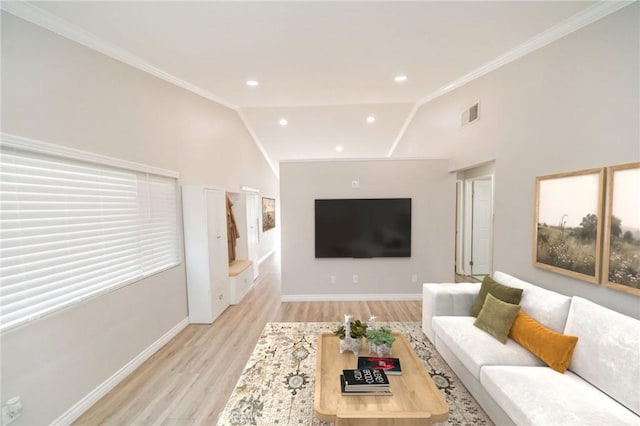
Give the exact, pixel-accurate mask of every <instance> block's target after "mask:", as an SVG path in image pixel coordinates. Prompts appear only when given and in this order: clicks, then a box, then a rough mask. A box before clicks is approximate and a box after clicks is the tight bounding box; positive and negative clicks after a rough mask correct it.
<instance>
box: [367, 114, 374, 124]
mask: <svg viewBox="0 0 640 426" xmlns="http://www.w3.org/2000/svg"><path fill="white" fill-rule="evenodd" d="M375 121H376V118H375V117H374V116H373V115H370V116H368V117H367V123H369V124H371V123H373V122H375Z"/></svg>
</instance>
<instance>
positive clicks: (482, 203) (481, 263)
mask: <svg viewBox="0 0 640 426" xmlns="http://www.w3.org/2000/svg"><path fill="white" fill-rule="evenodd" d="M471 187H472V205H471V209H472V212H471V216H472V219H471V223H472V226H471V261H470V265H471V274H472V275H487V274H490V273H491V263H492V255H491V254H492V236H493V229H492V228H493V226H492V225H493V224H492V222H493V195H492V193H493V183H492V181H491V179H490V178H489V179H476V180H473V181H472V185H471Z"/></svg>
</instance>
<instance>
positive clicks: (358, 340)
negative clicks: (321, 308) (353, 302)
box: [333, 315, 367, 356]
mask: <svg viewBox="0 0 640 426" xmlns="http://www.w3.org/2000/svg"><path fill="white" fill-rule="evenodd" d="M352 319H353V317H352V316H351V315H345V316H344V323H343V324H340V325H339V326H338V327H337V328H336V329H335V330H334V332H333V334H335V335H336V336H338V338H340V353H344V351H351V352H353V353H354V354H356V356H357V355H358V353H359V352H360V348H361V347H362V338H363V337H365V336H366V334H367V324H366V323H363V322H362V321H360V320H355V321H353V320H352ZM347 330H348V331H347Z"/></svg>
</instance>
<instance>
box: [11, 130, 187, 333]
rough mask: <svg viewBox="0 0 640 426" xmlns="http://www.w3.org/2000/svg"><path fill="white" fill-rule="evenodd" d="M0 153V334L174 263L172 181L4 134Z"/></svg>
mask: <svg viewBox="0 0 640 426" xmlns="http://www.w3.org/2000/svg"><path fill="white" fill-rule="evenodd" d="M0 154H1V156H0V176H1V179H0V194H1V198H0V330H6V329H8V328H12V327H14V326H17V325H20V324H23V323H24V322H26V321H29V320H32V319H36V318H40V317H41V316H43V315H45V314H47V313H50V312H53V311H55V310H59V309H62V308H64V307H66V306H69V305H70V304H73V303H77V302H79V301H82V300H85V299H86V298H88V297H91V296H95V295H98V294H102V293H105V292H107V291H110V290H113V289H115V288H118V287H121V286H123V285H126V284H130V283H132V282H134V281H137V280H140V279H141V278H144V277H146V276H149V275H151V274H154V273H157V272H159V271H162V270H164V269H167V268H170V267H173V266H176V265H178V264H179V263H180V262H181V259H180V247H179V237H178V219H177V200H176V187H177V179H176V178H177V174H175V173H172V172H168V173H166V174H165V173H150V172H149V171H145V167H144V166H140V165H133V164H132V163H127V162H124V161H119V160H113V159H107V158H106V157H100V156H97V155H92V154H87V153H81V152H79V151H74V150H70V149H65V148H60V147H56V146H53V145H48V144H42V143H33V142H30V143H23V141H21V140H18V139H17V138H8V137H7V136H5V135H3V141H2V146H0ZM147 169H149V170H152V171H154V172H157V171H158V170H156V169H151V168H147Z"/></svg>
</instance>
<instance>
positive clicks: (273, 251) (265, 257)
mask: <svg viewBox="0 0 640 426" xmlns="http://www.w3.org/2000/svg"><path fill="white" fill-rule="evenodd" d="M275 252H276V251H275V250H271V251H270V252H269V253H267V254H265V255H264V256H262V257H261V258H260V259H259V260H258V265H259V264H261V263H262V262H264V261H265V260H267V259H268V258H269V256H271V255H272V254H273V253H275Z"/></svg>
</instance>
